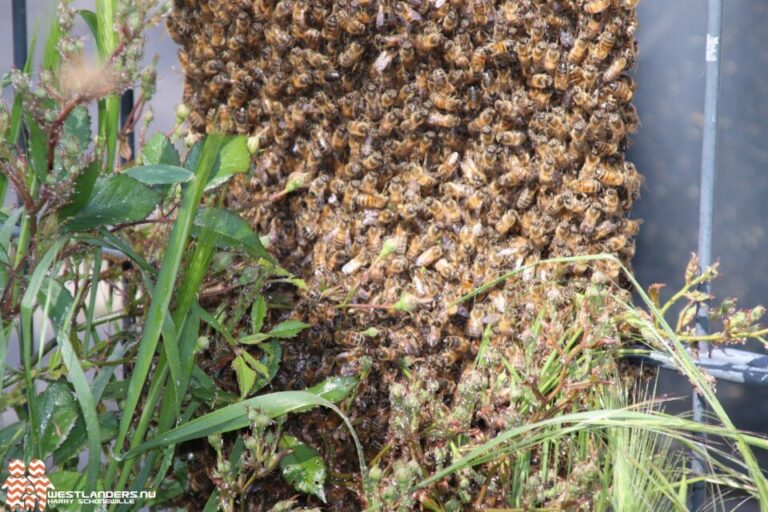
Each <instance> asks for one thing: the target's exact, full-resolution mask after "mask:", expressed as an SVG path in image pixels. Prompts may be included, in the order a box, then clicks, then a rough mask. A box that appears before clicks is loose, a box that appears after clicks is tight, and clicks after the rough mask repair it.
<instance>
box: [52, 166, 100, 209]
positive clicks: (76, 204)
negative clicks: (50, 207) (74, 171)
mask: <svg viewBox="0 0 768 512" xmlns="http://www.w3.org/2000/svg"><path fill="white" fill-rule="evenodd" d="M100 172H101V166H100V165H99V163H98V162H96V161H94V162H91V163H90V165H88V167H86V168H85V169H84V170H83V171H82V172H81V173H80V175H79V176H78V177H77V179H75V185H74V187H73V190H72V193H71V194H70V196H69V197H70V200H69V203H67V204H66V205H64V206H62V207H61V208H59V220H64V219H67V218H69V217H72V216H73V215H75V214H76V213H77V212H79V211H80V210H81V209H82V208H83V206H85V205H86V203H87V202H88V200H89V199H90V198H91V194H93V187H94V185H96V179H97V178H98V177H99V173H100Z"/></svg>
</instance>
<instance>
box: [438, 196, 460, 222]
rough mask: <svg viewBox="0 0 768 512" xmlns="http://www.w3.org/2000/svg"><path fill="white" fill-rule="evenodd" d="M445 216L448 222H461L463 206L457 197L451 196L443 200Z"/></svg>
mask: <svg viewBox="0 0 768 512" xmlns="http://www.w3.org/2000/svg"><path fill="white" fill-rule="evenodd" d="M442 204H443V217H444V218H445V222H446V223H448V224H458V223H459V222H461V218H462V215H461V207H460V206H459V203H457V202H456V200H455V199H453V198H449V199H446V200H445V201H443V203H442Z"/></svg>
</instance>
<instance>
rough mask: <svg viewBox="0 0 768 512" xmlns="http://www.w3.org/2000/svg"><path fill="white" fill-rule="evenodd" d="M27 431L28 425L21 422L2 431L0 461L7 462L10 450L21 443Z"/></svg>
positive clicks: (0, 431) (0, 434)
mask: <svg viewBox="0 0 768 512" xmlns="http://www.w3.org/2000/svg"><path fill="white" fill-rule="evenodd" d="M26 429H27V423H26V422H25V421H19V422H17V423H14V424H12V425H8V426H7V427H5V428H4V429H3V430H0V460H5V458H6V457H5V455H6V454H7V453H8V450H10V449H11V447H13V446H16V445H17V444H19V443H20V442H21V440H22V438H23V437H24V431H25V430H26Z"/></svg>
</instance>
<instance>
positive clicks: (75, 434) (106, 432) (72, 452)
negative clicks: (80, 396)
mask: <svg viewBox="0 0 768 512" xmlns="http://www.w3.org/2000/svg"><path fill="white" fill-rule="evenodd" d="M117 422H118V419H117V413H116V412H106V413H103V414H100V415H99V425H100V426H101V442H102V443H106V442H109V441H110V440H112V439H113V438H114V437H115V435H116V434H117ZM87 440H88V433H87V432H86V430H85V420H83V417H82V415H80V416H79V417H78V418H77V422H76V423H75V426H74V428H72V432H70V434H69V437H68V438H67V440H66V442H65V443H63V444H62V445H61V446H60V447H59V448H57V449H56V451H54V452H53V463H54V464H56V465H57V466H58V465H61V464H62V463H64V462H66V461H67V460H69V459H71V458H72V457H75V456H77V455H78V454H79V453H80V452H81V451H82V450H83V447H84V446H85V443H86V442H87Z"/></svg>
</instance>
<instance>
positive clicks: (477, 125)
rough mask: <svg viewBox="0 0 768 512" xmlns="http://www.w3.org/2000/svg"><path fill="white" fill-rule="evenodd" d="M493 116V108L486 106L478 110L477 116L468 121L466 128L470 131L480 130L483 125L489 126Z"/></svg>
mask: <svg viewBox="0 0 768 512" xmlns="http://www.w3.org/2000/svg"><path fill="white" fill-rule="evenodd" d="M493 117H494V110H493V109H492V108H487V109H485V110H483V111H482V112H480V115H479V116H477V117H476V118H474V119H473V120H472V121H470V122H469V124H468V125H467V128H468V129H469V131H470V132H475V133H477V132H479V131H481V130H482V129H483V128H484V127H485V126H490V125H491V123H492V122H493Z"/></svg>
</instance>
